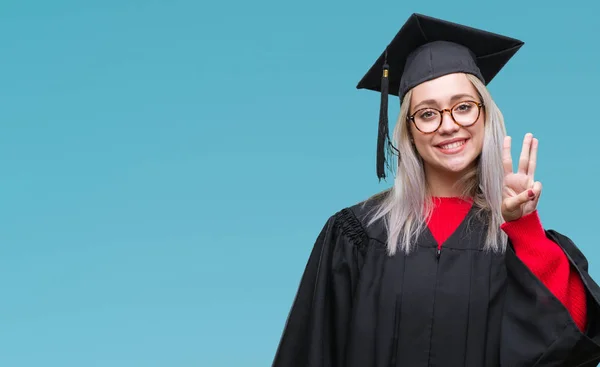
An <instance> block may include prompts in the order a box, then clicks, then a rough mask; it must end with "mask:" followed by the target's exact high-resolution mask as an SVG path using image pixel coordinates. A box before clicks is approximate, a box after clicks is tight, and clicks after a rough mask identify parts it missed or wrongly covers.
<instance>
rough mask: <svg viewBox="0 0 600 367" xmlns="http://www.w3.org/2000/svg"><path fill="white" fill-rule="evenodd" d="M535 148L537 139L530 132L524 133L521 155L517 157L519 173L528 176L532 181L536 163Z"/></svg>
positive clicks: (536, 148)
mask: <svg viewBox="0 0 600 367" xmlns="http://www.w3.org/2000/svg"><path fill="white" fill-rule="evenodd" d="M537 150H538V140H537V139H535V138H534V137H533V134H531V133H527V134H525V138H524V139H523V148H522V149H521V156H520V157H519V173H521V174H525V175H527V176H529V178H530V179H531V180H532V181H533V176H534V174H535V168H536V163H537Z"/></svg>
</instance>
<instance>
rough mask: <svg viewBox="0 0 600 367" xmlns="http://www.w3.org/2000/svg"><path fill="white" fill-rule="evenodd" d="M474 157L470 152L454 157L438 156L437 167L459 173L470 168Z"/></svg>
mask: <svg viewBox="0 0 600 367" xmlns="http://www.w3.org/2000/svg"><path fill="white" fill-rule="evenodd" d="M475 159H476V157H475V156H473V155H472V154H461V155H460V156H454V157H438V159H437V162H436V163H437V164H436V166H437V168H438V169H439V170H441V171H446V172H448V173H461V172H464V171H466V170H468V169H469V168H471V167H472V166H473V164H474V162H475Z"/></svg>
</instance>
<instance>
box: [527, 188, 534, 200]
mask: <svg viewBox="0 0 600 367" xmlns="http://www.w3.org/2000/svg"><path fill="white" fill-rule="evenodd" d="M527 195H528V196H529V197H530V198H532V199H533V197H534V196H535V194H534V193H533V190H529V191H527Z"/></svg>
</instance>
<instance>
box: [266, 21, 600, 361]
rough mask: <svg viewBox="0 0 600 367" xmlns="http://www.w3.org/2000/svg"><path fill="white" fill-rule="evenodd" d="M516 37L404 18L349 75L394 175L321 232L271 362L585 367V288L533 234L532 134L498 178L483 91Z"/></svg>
mask: <svg viewBox="0 0 600 367" xmlns="http://www.w3.org/2000/svg"><path fill="white" fill-rule="evenodd" d="M522 44H523V43H522V42H521V41H518V40H515V39H511V38H507V37H504V36H500V35H496V34H492V33H488V32H484V31H481V30H476V29H473V28H469V27H465V26H461V25H458V24H454V23H450V22H447V21H443V20H439V19H434V18H430V17H426V16H423V15H418V14H414V15H412V16H411V17H410V18H409V20H408V21H407V23H406V24H405V25H404V26H403V27H402V29H401V30H400V32H399V33H398V35H397V36H396V37H395V38H394V40H393V41H392V42H391V43H390V45H389V46H388V48H387V50H386V51H385V52H384V54H382V55H381V57H380V58H379V59H378V61H377V63H376V64H375V65H374V66H373V67H372V68H371V70H370V71H369V72H368V73H367V75H365V77H364V78H363V79H362V80H361V82H360V83H359V86H358V87H359V88H366V89H372V90H377V91H379V92H381V93H382V114H381V116H382V117H381V121H380V139H379V144H378V175H379V177H380V178H381V177H384V174H383V167H384V166H385V156H384V150H385V148H386V145H387V144H390V146H391V147H392V151H393V152H394V153H395V154H396V155H397V156H398V162H397V164H396V167H397V174H396V177H395V182H394V185H393V187H392V188H391V189H390V190H387V191H385V192H383V193H381V194H378V195H375V196H373V197H372V198H370V199H368V200H366V201H365V202H362V203H359V204H356V205H353V206H351V207H348V208H346V209H343V210H341V211H340V212H338V213H336V214H335V215H333V216H332V217H331V218H330V219H329V220H328V222H327V223H326V224H325V226H324V228H323V230H322V232H321V233H320V235H319V237H318V239H317V241H316V244H315V246H314V249H313V251H312V253H311V255H310V258H309V260H308V264H307V267H306V270H305V272H304V275H303V277H302V280H301V283H300V287H299V290H298V293H297V296H296V299H295V301H294V304H293V306H292V309H291V312H290V315H289V318H288V321H287V324H286V326H285V330H284V333H283V336H282V339H281V343H280V345H279V348H278V351H277V354H276V356H275V360H274V363H273V366H276V367H292V366H302V367H325V366H328V367H330V366H351V367H353V366H357V367H358V366H360V367H366V366H369V367H370V366H373V367H384V366H385V367H389V366H410V367H419V366H477V367H482V366H486V367H493V366H511V367H514V366H528V367H531V366H596V365H597V364H598V362H599V361H600V333H599V328H598V327H599V326H600V324H599V323H598V316H597V312H598V305H599V300H600V288H598V286H597V284H596V283H595V282H594V281H593V280H592V279H591V278H590V275H589V274H588V265H587V261H586V259H585V257H584V256H583V255H582V254H581V252H580V251H579V250H578V248H577V247H576V246H575V245H574V244H573V242H572V241H571V240H570V239H569V238H567V237H566V236H565V235H563V234H560V233H558V232H556V231H552V230H545V229H544V228H543V227H542V225H541V223H540V219H539V216H538V212H537V209H536V208H537V204H538V201H539V199H540V195H541V191H542V185H541V183H540V182H538V181H536V180H535V176H534V174H535V169H536V161H537V148H538V141H537V139H536V138H534V137H533V136H532V135H531V134H527V135H526V136H525V138H524V139H523V143H522V150H521V154H520V157H519V159H518V163H517V164H516V170H513V162H512V159H511V154H510V147H511V138H510V137H508V136H506V135H505V127H504V122H503V118H502V115H501V113H500V111H499V110H498V108H497V107H496V105H495V104H494V101H493V100H492V98H491V96H490V93H489V92H488V90H487V88H486V84H487V83H489V81H490V80H491V79H492V78H493V77H494V76H495V75H496V73H497V72H498V71H499V70H500V69H501V68H502V67H503V65H505V64H506V62H507V61H508V59H510V58H511V57H512V56H513V55H514V54H515V53H516V52H517V50H518V49H519V48H520V47H521V46H522ZM381 73H383V77H381ZM388 94H393V95H398V96H399V97H400V99H401V109H400V118H399V119H398V123H397V125H396V127H395V129H394V133H393V138H392V139H391V142H388V141H387V119H386V117H385V116H386V114H387V103H386V101H387V95H388Z"/></svg>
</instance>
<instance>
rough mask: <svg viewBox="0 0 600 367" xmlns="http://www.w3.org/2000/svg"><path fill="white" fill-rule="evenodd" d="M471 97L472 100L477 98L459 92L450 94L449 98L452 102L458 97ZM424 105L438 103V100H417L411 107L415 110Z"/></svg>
mask: <svg viewBox="0 0 600 367" xmlns="http://www.w3.org/2000/svg"><path fill="white" fill-rule="evenodd" d="M465 97H468V98H472V99H473V100H477V98H475V97H473V96H472V95H470V94H468V93H461V94H455V95H453V96H452V98H450V102H454V101H456V100H458V99H462V98H465ZM426 105H435V106H437V105H438V101H436V100H435V99H426V100H424V101H421V102H419V103H418V104H416V105H415V106H414V107H413V110H414V111H416V110H417V109H419V107H420V106H426Z"/></svg>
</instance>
